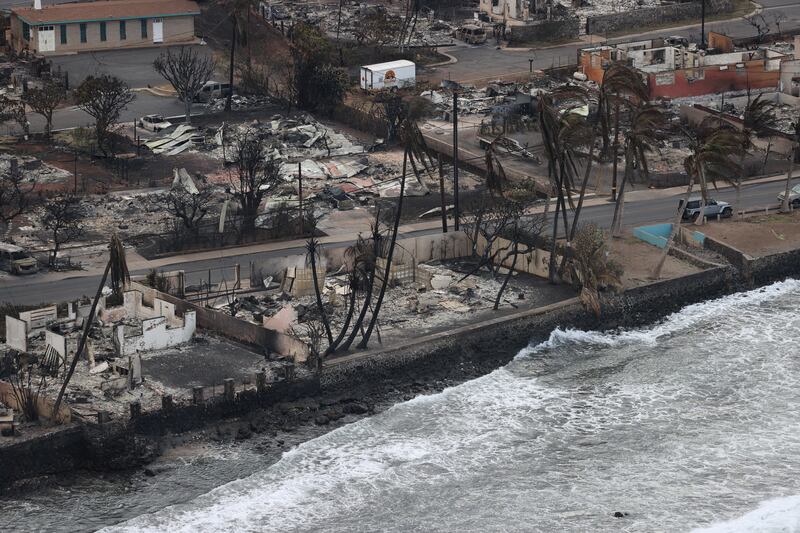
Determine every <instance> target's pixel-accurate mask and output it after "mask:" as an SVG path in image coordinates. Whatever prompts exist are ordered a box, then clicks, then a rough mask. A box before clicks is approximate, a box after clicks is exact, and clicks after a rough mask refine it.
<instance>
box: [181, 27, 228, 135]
mask: <svg viewBox="0 0 800 533" xmlns="http://www.w3.org/2000/svg"><path fill="white" fill-rule="evenodd" d="M237 23H238V21H237V18H236V14H235V13H234V14H233V34H232V35H231V64H230V68H229V69H228V84H229V85H230V87H228V97H227V99H226V100H225V111H226V112H228V113H230V111H231V101H232V100H233V60H234V58H235V55H236V33H237V32H236V29H237V27H236V26H237ZM186 120H187V121H188V120H190V117H186Z"/></svg>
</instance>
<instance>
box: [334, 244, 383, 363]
mask: <svg viewBox="0 0 800 533" xmlns="http://www.w3.org/2000/svg"><path fill="white" fill-rule="evenodd" d="M344 255H345V258H346V259H349V260H350V261H351V262H352V264H353V268H352V269H351V270H350V275H349V278H348V281H349V288H350V302H349V304H348V306H347V315H346V316H345V320H344V324H342V329H341V330H340V331H339V334H338V335H337V336H336V339H334V341H333V344H331V345H330V346H328V349H327V350H326V351H325V353H324V354H323V357H325V356H328V355H329V354H331V353H334V352H336V351H337V350H338V349H339V345H340V344H341V343H342V341H343V340H344V337H345V335H347V331H348V329H349V328H350V322H351V321H352V320H353V314H354V313H355V309H356V295H357V293H358V290H359V288H360V287H361V285H362V284H364V285H365V286H367V287H369V286H370V276H371V274H372V273H373V272H374V270H375V253H374V249H373V247H372V246H371V245H370V244H369V243H368V242H367V240H366V239H364V238H363V237H362V236H361V235H359V236H358V238H357V239H356V242H355V243H354V244H353V245H352V246H349V247H348V248H347V249H346V250H345V251H344ZM368 298H369V297H367V299H368ZM365 309H366V308H365ZM365 312H366V311H365ZM361 319H362V321H363V317H361ZM354 331H358V327H356V328H355V329H354ZM351 342H352V341H351ZM348 347H349V344H348Z"/></svg>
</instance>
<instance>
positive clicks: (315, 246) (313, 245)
mask: <svg viewBox="0 0 800 533" xmlns="http://www.w3.org/2000/svg"><path fill="white" fill-rule="evenodd" d="M313 232H314V230H313V229H312V233H313ZM318 259H319V241H318V240H317V239H316V238H315V237H311V238H310V239H308V241H306V262H307V264H310V265H311V277H312V278H313V280H314V296H315V297H316V300H317V311H318V312H319V317H320V320H321V321H322V326H323V327H324V328H325V336H326V337H327V339H328V346H332V345H333V335H332V334H331V323H330V320H329V319H328V314H327V313H326V312H325V306H324V305H323V304H322V288H321V287H320V286H319V279H318V278H317V260H318Z"/></svg>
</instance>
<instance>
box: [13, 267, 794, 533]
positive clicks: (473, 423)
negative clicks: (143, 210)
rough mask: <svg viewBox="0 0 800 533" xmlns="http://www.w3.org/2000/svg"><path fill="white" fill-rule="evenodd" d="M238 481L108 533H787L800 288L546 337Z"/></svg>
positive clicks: (135, 516) (154, 508)
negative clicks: (629, 324)
mask: <svg viewBox="0 0 800 533" xmlns="http://www.w3.org/2000/svg"><path fill="white" fill-rule="evenodd" d="M243 460H244V459H243ZM246 460H248V461H251V460H252V458H251V457H248V458H247V459H246ZM235 464H237V465H238V464H239V463H238V462H237V463H235ZM251 464H252V463H251ZM251 471H254V472H255V473H253V474H252V475H248V476H246V477H242V478H241V479H236V480H234V481H230V482H225V481H227V480H225V481H220V484H219V486H217V487H216V488H213V489H212V490H209V491H204V493H202V494H199V495H198V492H199V491H196V490H195V491H189V492H188V493H187V494H189V495H187V497H185V498H184V499H183V500H182V501H179V502H176V501H174V500H175V499H174V498H173V499H170V498H169V496H167V495H165V498H164V502H163V504H162V505H161V506H160V507H159V506H158V505H152V504H151V505H149V506H148V509H147V511H146V512H141V513H139V512H135V513H133V512H131V513H128V514H127V515H125V513H122V514H119V513H118V514H116V515H115V516H114V518H113V519H108V520H107V521H106V522H105V523H106V525H108V527H107V528H106V529H105V530H104V531H113V532H117V531H126V532H140V531H169V532H197V531H253V532H255V531H267V532H272V531H275V532H288V531H302V532H313V531H325V532H348V533H349V532H373V531H397V532H407V531H437V532H438V531H442V532H444V531H475V532H479V531H480V532H485V531H526V532H527V531H543V532H552V531H580V532H583V531H591V532H602V531H615V532H616V531H636V532H639V531H641V532H650V531H653V532H655V531H704V532H714V533H717V532H739V531H746V532H751V531H752V532H756V531H758V532H765V531H766V532H792V531H800V281H792V280H789V281H785V282H782V283H777V284H774V285H771V286H769V287H765V288H763V289H758V290H755V291H751V292H746V293H739V294H735V295H731V296H727V297H724V298H721V299H718V300H714V301H709V302H706V303H702V304H697V305H693V306H689V307H687V308H685V309H683V310H682V311H680V312H678V313H675V314H673V315H671V316H669V317H667V318H666V319H664V320H663V321H661V322H660V323H658V324H655V325H653V326H651V327H647V328H643V329H637V330H622V331H617V332H611V333H600V332H584V331H575V330H557V331H554V332H553V333H552V335H551V336H550V338H549V339H548V340H547V341H546V342H543V343H541V344H538V345H534V346H530V347H528V348H527V349H525V350H523V351H521V352H520V353H519V354H518V355H517V357H516V358H515V359H514V360H513V361H512V362H511V363H510V364H508V365H507V366H505V367H503V368H501V369H498V370H496V371H495V372H493V373H491V374H489V375H486V376H484V377H481V378H479V379H476V380H473V381H469V382H466V383H464V384H462V385H459V386H457V387H453V388H450V389H447V390H445V391H443V392H442V393H440V394H435V395H429V396H422V397H418V398H415V399H414V400H411V401H408V402H405V403H401V404H398V405H395V406H393V407H392V408H390V409H388V410H386V411H384V412H383V413H380V414H378V415H376V416H373V417H371V418H366V419H362V420H360V421H358V422H355V423H353V424H350V425H347V426H344V427H341V428H339V429H336V430H334V431H332V432H330V433H327V434H325V435H323V436H321V437H319V438H316V439H313V440H310V441H308V442H305V443H303V444H301V445H299V446H297V447H295V448H293V449H292V450H291V451H288V452H286V453H284V454H283V455H282V456H281V457H280V458H279V459H278V460H277V461H276V462H273V463H270V464H264V465H263V466H262V467H258V468H255V469H253V470H251ZM155 479H158V478H155ZM186 483H187V484H191V481H189V480H188V479H187V480H186ZM76 497H77V496H76ZM123 497H124V495H115V496H114V498H123ZM112 504H116V500H115V501H114V502H112ZM40 510H41V508H40ZM617 511H619V512H621V513H626V516H624V517H623V518H615V517H614V516H613V515H614V513H615V512H617ZM52 512H56V511H55V507H53V511H52ZM15 518H16V523H20V520H23V522H24V519H25V516H24V513H23V514H21V513H20V512H19V511H18V512H17V515H16V516H15ZM31 519H32V520H34V521H35V520H39V521H41V518H39V519H37V518H35V517H33V516H31ZM123 519H124V520H123ZM121 520H123V521H121ZM39 523H41V522H39ZM93 523H95V524H97V523H103V520H102V517H101V516H98V520H97V521H95V522H93Z"/></svg>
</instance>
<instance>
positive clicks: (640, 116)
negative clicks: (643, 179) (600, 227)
mask: <svg viewBox="0 0 800 533" xmlns="http://www.w3.org/2000/svg"><path fill="white" fill-rule="evenodd" d="M664 122H665V121H664V114H663V112H662V110H661V108H660V107H659V106H656V105H651V104H644V105H640V106H637V107H636V108H635V110H634V112H633V116H632V117H631V124H630V129H628V131H627V132H626V133H625V172H624V174H623V175H622V182H621V183H620V186H619V193H618V194H617V201H616V204H615V206H614V218H613V220H612V222H611V235H612V236H615V237H616V236H619V233H620V229H621V227H622V212H623V207H624V202H625V185H627V183H628V182H629V181H630V180H631V178H632V174H633V169H634V168H637V169H640V170H641V171H642V172H643V173H644V174H645V176H647V175H648V174H649V170H648V165H647V154H648V153H650V152H652V151H653V148H654V147H655V146H656V143H657V141H658V140H659V139H660V138H661V133H660V132H661V128H662V127H663V125H664Z"/></svg>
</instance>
